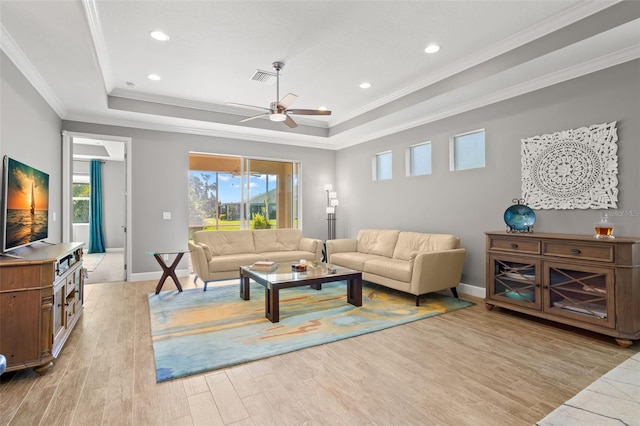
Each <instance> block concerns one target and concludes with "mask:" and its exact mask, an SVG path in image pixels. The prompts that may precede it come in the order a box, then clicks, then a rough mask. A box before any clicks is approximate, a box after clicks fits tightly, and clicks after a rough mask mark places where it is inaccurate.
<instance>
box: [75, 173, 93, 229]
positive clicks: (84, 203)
mask: <svg viewBox="0 0 640 426" xmlns="http://www.w3.org/2000/svg"><path fill="white" fill-rule="evenodd" d="M90 192H91V186H90V185H89V184H88V183H77V182H74V183H73V223H89V194H90Z"/></svg>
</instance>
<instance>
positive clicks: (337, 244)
mask: <svg viewBox="0 0 640 426" xmlns="http://www.w3.org/2000/svg"><path fill="white" fill-rule="evenodd" d="M357 250H358V240H356V239H355V238H339V239H337V240H327V261H328V262H329V263H331V255H332V254H334V253H347V252H354V251H357Z"/></svg>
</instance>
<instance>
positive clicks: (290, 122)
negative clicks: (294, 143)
mask: <svg viewBox="0 0 640 426" xmlns="http://www.w3.org/2000/svg"><path fill="white" fill-rule="evenodd" d="M284 124H286V125H287V126H289V127H291V128H292V129H293V128H296V127H298V125H297V124H296V122H295V121H293V118H291V117H289V116H288V115H287V119H286V120H284Z"/></svg>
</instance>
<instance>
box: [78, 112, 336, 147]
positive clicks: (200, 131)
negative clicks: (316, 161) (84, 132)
mask: <svg viewBox="0 0 640 426" xmlns="http://www.w3.org/2000/svg"><path fill="white" fill-rule="evenodd" d="M65 120H66V121H78V122H82V123H89V124H99V125H106V126H120V127H129V128H134V129H143V130H155V131H159V132H172V133H184V134H190V135H198V136H211V137H216V138H221V139H234V140H246V141H253V142H264V143H274V144H280V145H291V146H301V147H307V148H319V149H329V150H333V149H334V147H332V146H331V145H330V144H329V143H328V142H327V140H326V139H325V138H321V137H318V136H308V135H301V134H291V133H280V132H277V131H272V130H265V129H256V128H246V127H242V128H239V129H241V131H233V130H232V129H233V128H235V126H229V125H221V124H213V126H215V127H219V128H212V127H206V126H204V125H203V126H193V125H184V124H167V123H155V122H150V121H138V120H130V119H122V118H117V117H104V116H96V115H83V114H74V113H71V114H69V115H68V117H67V118H65ZM208 124H209V125H212V123H208ZM222 127H227V128H228V129H223V128H222ZM265 133H268V134H265Z"/></svg>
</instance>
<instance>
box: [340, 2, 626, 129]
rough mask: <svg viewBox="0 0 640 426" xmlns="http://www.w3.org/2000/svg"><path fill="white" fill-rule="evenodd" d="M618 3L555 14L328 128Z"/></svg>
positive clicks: (582, 5)
mask: <svg viewBox="0 0 640 426" xmlns="http://www.w3.org/2000/svg"><path fill="white" fill-rule="evenodd" d="M621 1H622V0H603V1H594V2H582V3H580V4H578V5H576V6H574V7H572V8H570V9H568V10H567V11H565V12H564V13H562V14H558V15H556V16H554V17H552V18H549V19H546V20H544V21H541V22H539V23H538V24H537V25H535V26H533V27H530V28H527V29H525V30H523V31H520V32H518V33H516V34H513V35H511V36H509V37H507V38H505V39H503V40H502V41H500V42H499V43H496V44H493V45H491V46H489V47H487V48H486V49H483V50H480V51H478V52H476V53H474V54H472V55H469V56H467V57H465V58H463V59H460V60H458V61H456V62H454V63H453V64H452V65H450V66H448V67H445V68H444V69H440V70H438V71H436V72H433V73H430V74H427V75H426V76H425V77H424V78H422V79H419V80H417V81H415V82H414V83H412V84H411V85H409V86H406V87H404V88H403V89H402V90H399V91H397V92H394V93H391V94H389V95H387V96H384V97H382V98H379V99H377V100H376V101H374V102H371V103H369V104H367V105H364V106H362V107H361V108H358V109H356V110H353V111H351V112H349V113H347V114H344V115H342V116H340V117H336V119H335V120H330V121H329V127H332V126H336V125H338V124H341V123H343V122H345V121H348V120H351V119H353V118H355V117H358V116H360V115H362V114H365V113H367V112H369V111H372V110H374V109H376V108H379V107H382V106H384V105H386V104H388V103H389V102H392V101H395V100H397V99H400V98H402V97H403V96H406V95H409V94H411V93H413V92H416V91H418V90H420V89H423V88H425V87H428V86H430V85H432V84H435V83H437V82H439V81H441V80H444V79H445V78H447V77H450V76H452V75H455V74H458V73H460V72H462V71H465V70H467V69H469V68H472V67H474V66H477V65H480V64H482V63H483V62H486V61H488V60H491V59H493V58H496V57H498V56H500V55H502V54H504V53H507V52H509V51H511V50H514V49H516V48H518V47H520V46H523V45H525V44H527V43H529V42H531V41H533V40H537V39H539V38H541V37H543V36H546V35H548V34H551V33H552V32H554V31H558V30H559V29H561V28H564V27H566V26H568V25H571V24H574V23H576V22H578V21H580V20H582V19H584V18H587V17H589V16H591V15H593V14H595V13H598V12H601V11H602V10H604V9H607V8H609V7H611V6H613V5H615V4H617V3H620V2H621Z"/></svg>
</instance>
